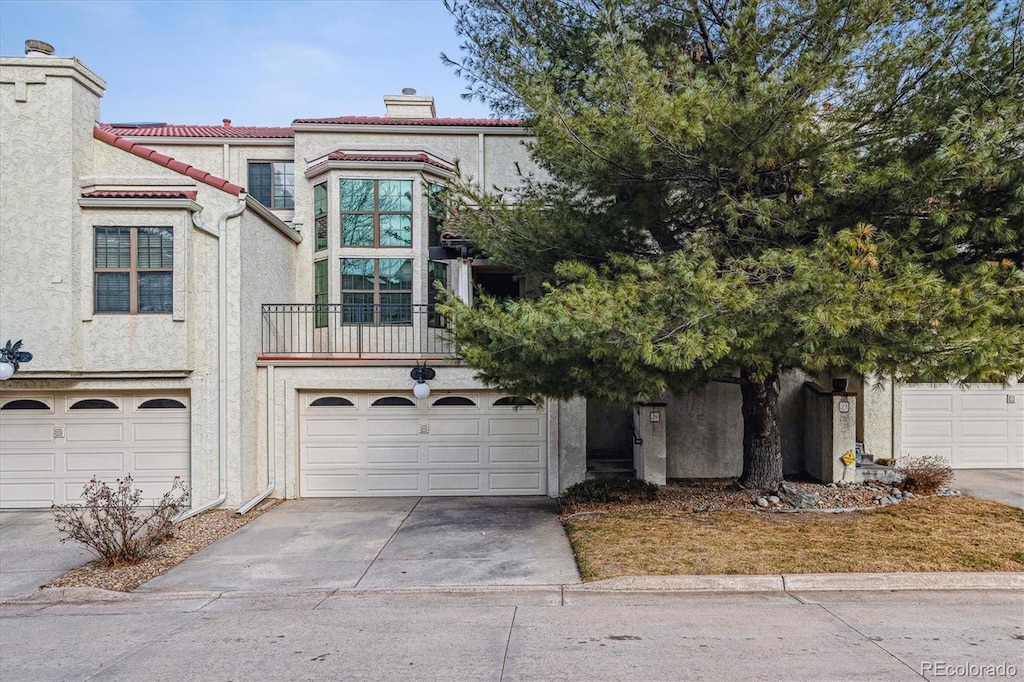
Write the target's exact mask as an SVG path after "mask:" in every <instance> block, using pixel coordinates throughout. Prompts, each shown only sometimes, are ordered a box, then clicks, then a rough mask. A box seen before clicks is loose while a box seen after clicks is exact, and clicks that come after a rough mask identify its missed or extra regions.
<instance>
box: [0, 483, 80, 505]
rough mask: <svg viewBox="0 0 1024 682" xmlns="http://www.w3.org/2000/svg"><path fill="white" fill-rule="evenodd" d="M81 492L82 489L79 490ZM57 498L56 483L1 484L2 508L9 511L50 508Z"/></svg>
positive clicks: (0, 500) (0, 497)
mask: <svg viewBox="0 0 1024 682" xmlns="http://www.w3.org/2000/svg"><path fill="white" fill-rule="evenodd" d="M79 492H81V488H79ZM57 499H59V498H58V496H57V484H56V483H44V482H39V481H33V482H24V483H22V482H19V481H5V482H3V483H0V506H2V507H4V508H7V509H37V508H40V507H49V506H50V504H52V502H53V500H57Z"/></svg>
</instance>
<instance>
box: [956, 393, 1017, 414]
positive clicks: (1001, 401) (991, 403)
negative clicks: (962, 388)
mask: <svg viewBox="0 0 1024 682" xmlns="http://www.w3.org/2000/svg"><path fill="white" fill-rule="evenodd" d="M1006 408H1007V403H1006V395H1005V393H1004V392H1003V391H1000V392H999V393H994V392H993V393H972V392H970V391H967V392H965V393H964V394H963V395H961V396H960V409H961V411H962V412H966V413H971V412H995V413H996V414H1000V413H1002V414H1005V413H1006V412H1007V410H1006Z"/></svg>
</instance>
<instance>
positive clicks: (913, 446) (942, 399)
mask: <svg viewBox="0 0 1024 682" xmlns="http://www.w3.org/2000/svg"><path fill="white" fill-rule="evenodd" d="M902 454H903V455H904V457H906V456H919V455H940V456H942V457H944V458H945V459H946V460H947V461H949V462H950V465H951V466H952V467H953V468H954V469H972V468H977V469H982V468H990V469H994V468H1006V467H1014V468H1020V467H1024V384H1017V385H1016V386H1012V387H1005V386H1001V385H998V384H972V385H970V388H957V387H955V386H949V385H946V384H909V385H907V386H905V387H904V388H903V446H902Z"/></svg>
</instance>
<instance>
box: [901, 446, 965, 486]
mask: <svg viewBox="0 0 1024 682" xmlns="http://www.w3.org/2000/svg"><path fill="white" fill-rule="evenodd" d="M897 471H899V473H900V474H902V475H903V489H904V490H909V491H910V492H912V493H915V494H919V495H932V494H934V493H936V492H938V491H939V489H940V488H944V487H946V486H947V485H949V484H950V483H951V482H952V481H953V469H952V468H951V467H950V466H949V464H947V463H946V460H944V459H943V458H942V457H939V456H938V455H925V456H923V457H914V458H912V459H909V460H907V462H906V464H904V465H903V466H900V467H897Z"/></svg>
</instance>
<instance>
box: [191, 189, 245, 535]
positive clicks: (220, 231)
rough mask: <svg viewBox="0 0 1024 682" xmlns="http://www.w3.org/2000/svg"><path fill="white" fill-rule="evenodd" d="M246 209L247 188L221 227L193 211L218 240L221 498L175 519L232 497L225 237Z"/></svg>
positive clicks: (197, 223) (202, 228)
mask: <svg viewBox="0 0 1024 682" xmlns="http://www.w3.org/2000/svg"><path fill="white" fill-rule="evenodd" d="M244 210H245V192H240V193H239V194H238V206H236V207H235V208H233V209H230V210H228V211H225V212H224V213H223V214H222V215H221V217H220V219H219V220H218V221H217V229H216V230H214V229H212V228H211V227H210V226H208V225H207V224H206V223H205V222H203V219H202V215H201V214H202V211H201V210H195V211H192V224H193V225H195V227H196V229H198V230H199V231H200V232H204V233H205V234H208V235H210V236H211V237H213V238H214V239H216V240H217V358H218V360H217V374H218V377H217V450H218V452H217V462H218V474H219V475H218V481H217V490H218V492H219V494H218V496H217V499H215V500H214V501H213V502H209V503H208V504H204V505H203V506H201V507H196V508H194V509H190V510H189V511H187V512H185V513H183V514H179V515H178V516H177V517H176V518H175V519H174V522H175V523H177V522H179V521H184V520H185V519H187V518H189V517H190V516H195V515H196V514H199V513H201V512H204V511H206V510H207V509H212V508H214V507H219V506H220V505H222V504H224V500H226V499H227V498H228V433H227V423H228V391H227V388H228V338H227V336H228V335H227V327H228V302H227V298H228V272H227V260H228V247H227V241H226V239H225V234H226V232H227V224H228V220H230V219H231V218H237V217H238V216H240V215H242V212H243V211H244Z"/></svg>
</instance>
